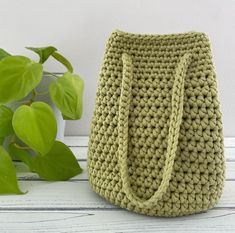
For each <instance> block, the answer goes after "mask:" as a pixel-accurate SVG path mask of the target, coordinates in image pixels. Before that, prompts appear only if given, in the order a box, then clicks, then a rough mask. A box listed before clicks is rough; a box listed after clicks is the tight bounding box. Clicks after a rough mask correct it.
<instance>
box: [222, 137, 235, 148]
mask: <svg viewBox="0 0 235 233" xmlns="http://www.w3.org/2000/svg"><path fill="white" fill-rule="evenodd" d="M224 146H225V147H235V137H225V138H224Z"/></svg>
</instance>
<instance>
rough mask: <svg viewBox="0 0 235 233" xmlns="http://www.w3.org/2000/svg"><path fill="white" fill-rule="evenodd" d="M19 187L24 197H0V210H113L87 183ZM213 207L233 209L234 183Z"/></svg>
mask: <svg viewBox="0 0 235 233" xmlns="http://www.w3.org/2000/svg"><path fill="white" fill-rule="evenodd" d="M19 184H20V187H21V189H22V190H23V191H28V193H27V194H25V195H6V196H0V210H6V209H29V210H30V209H35V208H36V209H40V208H46V209H47V208H49V209H58V208H63V209H79V208H114V206H113V205H111V204H109V203H108V202H107V201H105V200H104V199H103V198H101V197H100V196H98V195H97V194H96V193H94V192H93V191H92V190H91V188H90V186H89V184H88V182H87V181H70V182H46V181H19ZM217 207H223V208H224V207H233V208H235V181H226V182H225V189H224V194H223V197H222V198H221V200H220V202H219V204H218V205H217Z"/></svg>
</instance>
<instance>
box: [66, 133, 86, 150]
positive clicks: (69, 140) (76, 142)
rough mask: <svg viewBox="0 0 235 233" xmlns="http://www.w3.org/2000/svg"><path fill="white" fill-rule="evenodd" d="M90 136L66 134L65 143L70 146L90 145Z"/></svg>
mask: <svg viewBox="0 0 235 233" xmlns="http://www.w3.org/2000/svg"><path fill="white" fill-rule="evenodd" d="M88 140H89V138H88V136H66V137H65V138H64V143H65V144H66V145H68V146H70V147H75V146H80V147H83V146H85V147H87V146H88Z"/></svg>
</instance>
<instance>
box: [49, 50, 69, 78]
mask: <svg viewBox="0 0 235 233" xmlns="http://www.w3.org/2000/svg"><path fill="white" fill-rule="evenodd" d="M52 56H53V57H54V58H55V59H56V60H57V61H58V62H60V63H61V64H63V65H64V66H65V67H66V68H67V70H68V71H69V72H71V73H73V67H72V65H71V63H70V62H69V61H68V60H67V59H66V58H65V57H64V56H62V55H61V54H60V53H58V52H54V53H52Z"/></svg>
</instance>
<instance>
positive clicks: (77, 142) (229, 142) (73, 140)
mask: <svg viewBox="0 0 235 233" xmlns="http://www.w3.org/2000/svg"><path fill="white" fill-rule="evenodd" d="M88 141H89V137H88V136H66V137H65V143H66V144H67V145H68V146H71V147H76V146H87V145H88ZM224 146H225V147H235V137H225V138H224Z"/></svg>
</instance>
